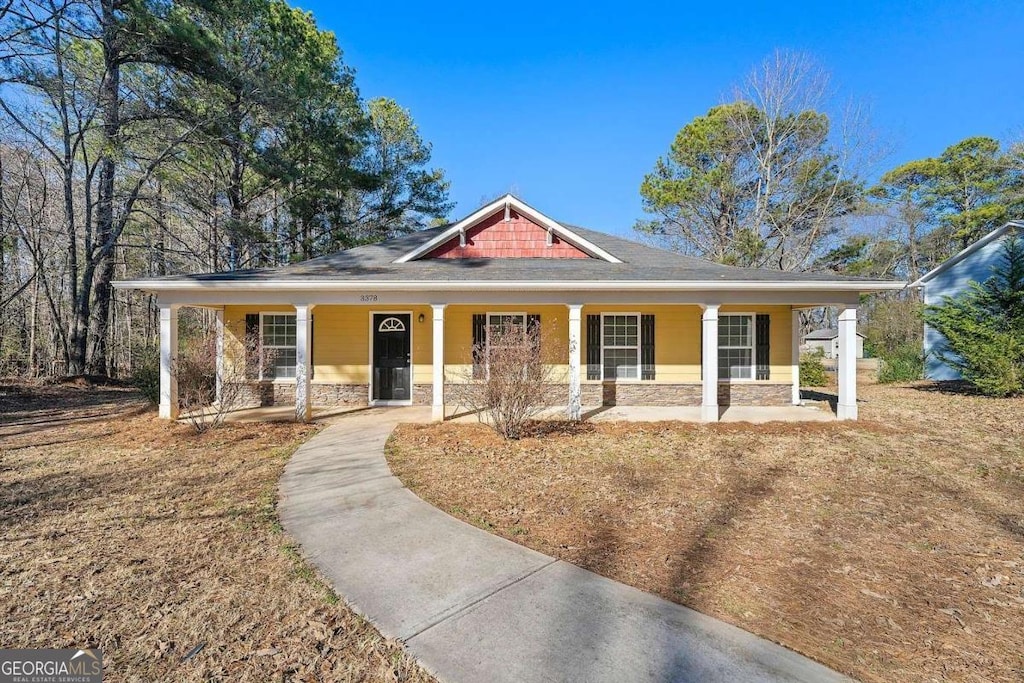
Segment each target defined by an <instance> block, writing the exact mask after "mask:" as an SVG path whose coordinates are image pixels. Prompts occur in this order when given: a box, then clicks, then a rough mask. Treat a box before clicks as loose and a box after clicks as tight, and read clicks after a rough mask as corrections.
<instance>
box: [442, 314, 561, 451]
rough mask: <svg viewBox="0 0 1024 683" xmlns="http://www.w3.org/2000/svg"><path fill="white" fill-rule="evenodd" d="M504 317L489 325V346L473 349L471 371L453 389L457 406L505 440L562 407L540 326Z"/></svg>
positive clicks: (554, 365) (553, 364)
mask: <svg viewBox="0 0 1024 683" xmlns="http://www.w3.org/2000/svg"><path fill="white" fill-rule="evenodd" d="M514 317H516V316H508V318H502V319H501V322H499V323H496V324H493V325H491V326H489V328H488V330H487V341H486V342H483V343H480V344H476V345H474V347H473V359H474V364H473V368H472V369H468V370H466V371H464V372H463V373H462V376H461V377H459V378H458V379H459V380H460V381H459V383H458V384H456V385H455V386H454V387H453V388H452V392H453V394H454V396H455V399H456V401H457V403H458V404H459V405H461V406H465V407H467V408H469V409H470V410H472V411H474V412H476V413H477V415H478V416H479V417H480V419H481V421H484V422H486V423H487V424H489V425H490V426H491V427H492V428H493V429H494V431H496V432H497V433H498V434H500V435H501V436H502V437H504V438H506V439H518V438H520V437H522V436H523V434H524V432H525V428H526V426H527V423H528V422H529V421H530V420H532V419H534V418H536V417H537V416H538V415H540V413H541V412H543V410H544V409H545V408H548V407H550V406H552V405H557V404H559V403H563V402H564V401H563V400H561V399H564V398H565V397H564V396H562V395H561V393H562V390H563V389H564V384H562V383H560V382H557V379H558V378H556V376H555V375H556V368H557V367H558V365H559V364H560V362H559V360H558V359H557V358H554V357H546V355H552V354H545V353H544V351H543V349H542V345H541V337H542V334H541V329H540V325H539V324H529V323H514V322H512V321H511V320H510V319H511V318H514Z"/></svg>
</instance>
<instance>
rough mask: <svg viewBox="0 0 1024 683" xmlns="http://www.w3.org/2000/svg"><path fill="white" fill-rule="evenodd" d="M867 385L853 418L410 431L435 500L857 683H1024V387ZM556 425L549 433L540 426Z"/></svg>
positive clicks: (398, 463) (413, 455) (412, 468)
mask: <svg viewBox="0 0 1024 683" xmlns="http://www.w3.org/2000/svg"><path fill="white" fill-rule="evenodd" d="M930 389H931V388H930V387H927V386H923V385H922V386H918V387H908V386H903V387H886V386H879V385H874V384H870V383H867V385H866V386H864V383H863V380H862V398H863V399H864V401H865V403H863V404H862V406H861V416H862V421H861V422H858V423H820V424H783V423H774V424H767V425H759V426H752V425H729V424H719V425H687V424H680V423H658V424H625V423H617V424H608V423H604V424H601V423H597V424H592V425H583V426H582V427H580V428H576V429H571V430H570V429H565V428H563V431H561V432H557V431H556V432H554V433H548V434H546V435H543V436H541V437H539V438H526V439H523V440H521V441H518V442H503V441H501V440H500V439H499V438H497V437H496V436H495V435H494V434H493V433H492V432H491V431H489V430H488V429H487V428H485V427H482V426H479V425H465V424H463V425H457V424H444V425H428V426H422V425H420V426H415V425H404V426H402V427H401V428H399V430H398V431H397V433H396V434H395V435H394V436H393V437H392V439H391V441H390V442H389V447H388V457H389V461H390V463H391V466H392V468H393V469H394V471H395V473H396V474H397V475H398V476H399V477H401V478H402V479H403V481H405V483H406V484H407V485H409V486H410V487H411V488H412V489H413V490H414V491H416V492H417V493H418V494H419V495H421V496H422V497H424V498H425V499H426V500H428V501H430V502H432V503H433V504H434V505H436V506H438V507H439V508H441V509H443V510H445V511H447V512H449V513H451V514H453V515H456V516H458V517H461V518H462V519H465V520H467V521H469V522H471V523H473V524H476V525H478V526H481V527H484V528H486V529H488V530H490V531H492V532H493V533H496V534H500V535H502V536H505V537H507V538H510V539H512V540H514V541H516V542H518V543H522V544H524V545H527V546H530V547H532V548H535V549H537V550H539V551H541V552H544V553H547V554H549V555H553V556H556V557H559V558H562V559H564V560H566V561H569V562H572V563H575V564H577V565H580V566H582V567H586V568H587V569H590V570H593V571H595V572H598V573H600V574H603V575H605V576H609V577H611V578H613V579H616V580H619V581H622V582H625V583H628V584H631V585H633V586H637V587H639V588H641V589H643V590H646V591H650V592H653V593H657V594H659V595H661V596H663V597H665V598H667V599H669V600H673V601H675V602H679V603H682V604H685V605H689V606H691V607H693V608H695V609H698V610H700V611H701V612H704V613H706V614H710V615H714V616H716V617H719V618H721V619H724V620H726V621H729V622H731V623H733V624H736V625H737V626H740V627H742V628H745V629H747V630H750V631H753V632H754V633H758V634H760V635H762V636H765V637H767V638H770V639H772V640H774V641H776V642H779V643H781V644H783V645H785V646H787V647H790V648H792V649H794V650H797V651H799V652H802V653H804V654H805V655H808V656H810V657H812V658H814V659H817V660H819V661H821V662H823V663H825V664H827V665H829V666H831V667H833V668H835V669H837V670H839V671H842V672H844V673H846V674H849V675H852V676H855V677H857V678H860V679H863V680H865V681H924V680H965V681H990V680H991V681H1021V680H1024V654H1022V652H1024V508H1022V505H1024V503H1022V501H1024V400H1021V399H1012V400H992V399H984V398H981V397H975V396H969V395H962V394H952V393H941V392H936V391H933V390H930ZM549 428H550V427H549Z"/></svg>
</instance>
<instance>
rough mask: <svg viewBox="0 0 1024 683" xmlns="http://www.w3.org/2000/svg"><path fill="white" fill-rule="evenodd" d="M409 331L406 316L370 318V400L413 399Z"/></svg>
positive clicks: (376, 314) (387, 315)
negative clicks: (371, 368)
mask: <svg viewBox="0 0 1024 683" xmlns="http://www.w3.org/2000/svg"><path fill="white" fill-rule="evenodd" d="M410 330H411V320H410V317H409V314H408V313H374V314H373V400H375V401H407V400H409V399H410V398H411V397H412V372H411V371H410V369H411V366H412V358H411V355H410Z"/></svg>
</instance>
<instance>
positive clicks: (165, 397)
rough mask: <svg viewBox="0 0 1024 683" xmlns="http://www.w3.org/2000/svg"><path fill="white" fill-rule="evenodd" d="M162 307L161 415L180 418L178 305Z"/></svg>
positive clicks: (162, 305) (170, 418)
mask: <svg viewBox="0 0 1024 683" xmlns="http://www.w3.org/2000/svg"><path fill="white" fill-rule="evenodd" d="M158 307H159V309H160V417H162V418H165V419H168V420H177V419H178V370H177V368H176V367H175V365H176V363H177V361H178V306H177V305H176V304H158Z"/></svg>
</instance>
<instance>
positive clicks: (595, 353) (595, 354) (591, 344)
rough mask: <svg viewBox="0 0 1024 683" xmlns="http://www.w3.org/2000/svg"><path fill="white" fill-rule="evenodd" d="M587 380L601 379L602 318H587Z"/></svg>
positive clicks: (596, 316) (598, 316)
mask: <svg viewBox="0 0 1024 683" xmlns="http://www.w3.org/2000/svg"><path fill="white" fill-rule="evenodd" d="M587 379H601V316H600V315H588V316H587Z"/></svg>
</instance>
